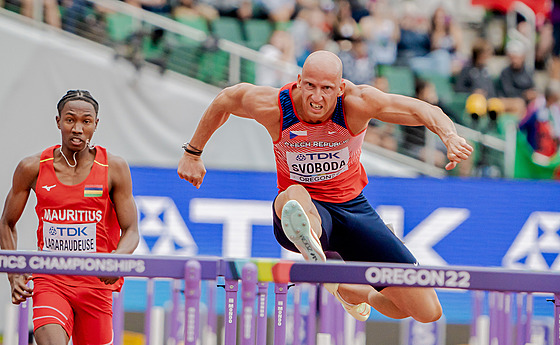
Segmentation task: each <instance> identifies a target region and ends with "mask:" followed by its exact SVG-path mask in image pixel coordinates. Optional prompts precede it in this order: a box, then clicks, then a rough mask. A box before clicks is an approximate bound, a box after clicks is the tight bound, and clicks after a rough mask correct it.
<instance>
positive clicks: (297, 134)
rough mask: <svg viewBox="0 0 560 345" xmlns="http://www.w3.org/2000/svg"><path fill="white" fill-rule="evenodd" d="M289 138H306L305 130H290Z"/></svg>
mask: <svg viewBox="0 0 560 345" xmlns="http://www.w3.org/2000/svg"><path fill="white" fill-rule="evenodd" d="M290 139H298V140H307V131H290Z"/></svg>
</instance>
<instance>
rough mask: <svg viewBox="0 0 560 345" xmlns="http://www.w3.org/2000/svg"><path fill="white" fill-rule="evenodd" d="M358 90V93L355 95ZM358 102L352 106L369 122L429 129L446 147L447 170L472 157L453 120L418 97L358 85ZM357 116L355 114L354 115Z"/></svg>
mask: <svg viewBox="0 0 560 345" xmlns="http://www.w3.org/2000/svg"><path fill="white" fill-rule="evenodd" d="M356 90H359V91H357V92H356ZM353 91H355V92H356V94H357V96H358V95H359V96H358V97H356V98H354V97H352V99H357V101H356V102H351V104H350V106H351V107H356V109H355V111H356V113H357V114H360V116H361V117H363V119H362V120H366V121H369V119H371V118H375V119H379V120H381V121H384V122H390V123H395V124H399V125H406V126H420V125H422V126H426V128H428V129H429V130H430V131H432V132H434V133H435V134H437V135H438V136H439V137H440V138H441V140H442V141H443V143H444V144H445V146H446V147H447V158H449V160H450V162H449V163H448V164H447V166H446V167H445V168H446V169H448V170H450V169H453V168H454V167H455V166H456V165H457V163H459V162H461V161H463V160H465V159H467V158H469V156H470V154H471V153H472V151H473V148H472V147H471V146H470V145H469V144H468V143H467V141H466V140H465V139H464V138H462V137H460V136H459V135H458V134H457V130H456V129H455V125H454V124H453V121H451V119H450V118H449V117H448V116H447V115H446V114H445V113H444V112H443V111H442V110H441V108H439V107H437V106H434V105H431V104H429V103H427V102H424V101H421V100H419V99H416V98H412V97H407V96H402V95H396V94H389V93H384V92H382V91H380V90H378V89H376V88H374V87H371V86H355V88H353ZM353 113H354V112H353Z"/></svg>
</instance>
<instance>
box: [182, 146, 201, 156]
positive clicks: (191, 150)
mask: <svg viewBox="0 0 560 345" xmlns="http://www.w3.org/2000/svg"><path fill="white" fill-rule="evenodd" d="M189 146H190V147H191V148H189ZM181 148H182V149H183V150H185V152H186V153H189V154H191V155H193V156H201V155H202V150H199V149H197V148H196V147H193V146H191V145H190V144H189V143H184V144H183V145H182V146H181ZM193 149H194V150H193Z"/></svg>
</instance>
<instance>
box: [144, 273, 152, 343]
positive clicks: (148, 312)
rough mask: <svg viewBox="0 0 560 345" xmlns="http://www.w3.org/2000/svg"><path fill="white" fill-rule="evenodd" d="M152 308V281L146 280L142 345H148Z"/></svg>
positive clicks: (150, 279)
mask: <svg viewBox="0 0 560 345" xmlns="http://www.w3.org/2000/svg"><path fill="white" fill-rule="evenodd" d="M153 306H154V280H153V279H152V278H148V282H147V284H146V312H145V314H144V315H145V318H144V345H150V328H151V326H152V309H153Z"/></svg>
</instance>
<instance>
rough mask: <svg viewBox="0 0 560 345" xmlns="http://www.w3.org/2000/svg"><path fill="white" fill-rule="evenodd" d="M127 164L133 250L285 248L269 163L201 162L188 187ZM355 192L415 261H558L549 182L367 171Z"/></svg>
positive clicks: (551, 265) (513, 264) (167, 173)
mask: <svg viewBox="0 0 560 345" xmlns="http://www.w3.org/2000/svg"><path fill="white" fill-rule="evenodd" d="M131 172H132V179H133V186H134V187H133V188H134V191H133V192H134V196H135V199H136V202H137V205H138V210H139V217H140V223H139V226H140V232H141V234H142V239H141V244H140V246H139V248H138V250H137V252H138V253H142V254H147V253H153V254H165V255H169V254H177V255H217V256H225V257H290V256H289V254H288V252H286V251H284V250H282V249H281V247H280V246H279V245H278V244H277V243H276V240H275V238H274V235H273V232H272V208H271V206H272V201H273V200H274V197H275V196H276V194H277V189H276V175H275V174H274V173H263V172H231V171H215V170H210V171H208V172H207V174H206V177H205V179H204V183H203V184H202V186H201V187H200V189H198V190H197V189H196V188H194V187H193V186H192V185H191V184H189V183H188V182H186V181H183V180H181V179H180V178H179V177H178V175H177V172H176V170H175V169H160V168H143V167H132V168H131ZM364 194H365V196H366V197H367V198H368V199H369V201H370V203H371V204H372V205H373V206H374V208H375V209H376V210H377V212H378V213H379V214H380V216H381V217H382V218H383V220H384V221H385V222H386V223H391V224H392V226H393V228H394V230H395V233H396V234H397V235H399V237H401V238H402V239H403V241H404V242H405V243H406V245H407V246H408V247H409V249H410V250H411V251H412V252H413V253H414V255H415V256H416V257H417V259H418V260H419V262H420V264H425V265H467V266H503V267H507V268H532V269H540V270H558V269H559V268H560V260H559V259H558V254H559V253H560V237H559V234H558V230H560V183H558V182H551V181H522V180H484V179H459V178H447V179H433V178H416V179H404V178H381V177H370V182H369V184H368V186H367V187H366V188H365V190H364ZM451 295H457V294H451ZM449 298H450V299H451V300H452V303H454V304H455V305H461V307H465V308H469V307H468V305H469V303H470V301H467V302H465V301H464V297H461V298H459V299H457V298H458V297H456V296H451V297H449ZM463 311H464V310H463ZM447 320H448V322H453V321H454V319H453V317H450V316H449V315H447Z"/></svg>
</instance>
